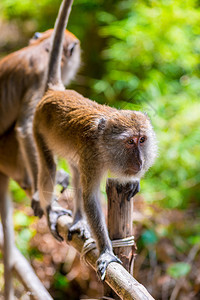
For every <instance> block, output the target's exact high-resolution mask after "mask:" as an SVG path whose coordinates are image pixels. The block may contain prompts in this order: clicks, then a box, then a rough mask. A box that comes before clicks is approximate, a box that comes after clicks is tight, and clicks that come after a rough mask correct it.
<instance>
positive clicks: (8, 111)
mask: <svg viewBox="0 0 200 300" xmlns="http://www.w3.org/2000/svg"><path fill="white" fill-rule="evenodd" d="M52 34H53V30H47V31H46V32H44V33H36V34H35V36H34V37H33V38H32V39H31V41H30V43H29V46H27V47H25V48H23V49H21V50H19V51H16V52H14V53H12V54H10V55H8V56H6V57H5V58H3V59H2V60H1V61H0V145H1V147H2V148H1V149H0V172H1V173H3V174H4V175H5V176H8V177H12V178H13V179H15V180H16V181H17V182H18V183H19V184H20V185H21V187H22V188H24V189H25V190H26V191H27V193H28V194H29V195H30V191H29V190H30V185H31V194H32V195H33V194H34V193H35V191H36V186H37V184H36V182H37V162H36V157H35V146H34V140H33V137H32V118H33V113H34V110H35V107H36V104H37V102H38V101H39V100H40V99H41V97H42V96H43V93H44V89H45V85H46V74H47V68H48V63H49V54H50V47H51V43H52ZM79 64H80V46H79V40H78V39H77V38H76V37H75V36H74V35H73V34H72V33H71V32H69V31H68V30H65V32H64V44H63V53H62V62H61V65H62V66H61V68H62V80H63V82H64V84H68V83H69V81H70V80H71V79H72V78H73V77H74V75H75V74H76V71H77V69H78V67H79ZM5 145H7V146H8V147H5ZM26 169H28V171H29V172H28V174H29V175H31V178H28V176H27V170H26ZM11 170H12V171H11ZM33 205H34V202H33ZM41 214H42V212H41V210H40V216H41Z"/></svg>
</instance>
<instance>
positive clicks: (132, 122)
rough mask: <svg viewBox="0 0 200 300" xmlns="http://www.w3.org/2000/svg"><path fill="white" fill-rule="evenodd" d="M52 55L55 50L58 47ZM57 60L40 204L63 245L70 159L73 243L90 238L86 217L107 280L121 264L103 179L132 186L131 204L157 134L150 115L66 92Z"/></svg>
mask: <svg viewBox="0 0 200 300" xmlns="http://www.w3.org/2000/svg"><path fill="white" fill-rule="evenodd" d="M71 2H72V1H71ZM67 3H68V0H64V1H63V6H62V8H61V11H60V13H63V11H62V9H64V8H65V6H66V5H67ZM63 23H64V21H63ZM62 26H64V25H63V24H61V25H60V24H59V30H58V24H57V26H56V27H55V32H54V34H55V36H57V46H58V43H60V45H59V47H61V45H62V36H61V35H62V32H61V29H60V27H62ZM58 36H59V37H58ZM58 40H59V42H58ZM53 46H54V43H53ZM51 51H52V52H54V51H55V50H54V47H52V50H51ZM58 53H59V52H58ZM51 57H52V60H51V61H50V66H51V67H50V68H49V71H48V72H49V73H48V79H47V85H46V93H45V94H44V97H43V98H42V99H41V101H40V102H39V103H38V105H37V107H36V111H35V114H34V121H33V132H34V138H35V141H36V145H37V152H38V166H39V174H38V190H39V199H40V202H41V207H42V208H43V210H44V211H45V214H46V216H47V219H48V223H49V227H50V230H51V232H52V234H53V235H54V237H56V238H57V239H58V240H62V237H60V236H59V233H58V232H57V230H56V221H57V219H58V218H59V216H60V215H62V214H65V213H66V214H67V213H68V211H66V212H64V209H63V208H62V207H60V206H59V205H58V203H57V199H56V197H55V196H54V192H53V191H54V182H55V172H56V163H55V160H54V157H55V155H58V156H61V157H63V158H66V159H67V160H68V162H69V165H70V167H71V170H72V177H73V184H74V191H75V195H74V198H75V211H74V220H73V223H72V226H71V227H70V229H69V238H71V235H72V234H74V233H75V232H76V233H77V232H78V233H79V234H80V235H82V234H84V230H82V226H84V224H85V223H84V221H85V217H86V220H87V222H88V224H89V227H90V229H91V232H92V234H93V236H94V238H95V240H96V243H97V247H98V249H99V258H98V260H97V273H98V274H99V275H100V277H101V279H102V280H103V279H104V278H105V272H106V268H107V266H108V264H109V263H111V262H113V261H115V262H120V261H119V259H118V258H117V257H116V256H115V255H114V253H113V250H112V245H111V241H110V239H109V235H108V231H107V228H106V223H105V219H104V216H103V213H102V210H101V207H100V200H99V198H100V195H99V194H100V188H99V186H100V182H101V178H102V176H103V175H104V174H105V173H106V172H107V171H108V170H109V171H110V172H111V173H112V174H113V175H114V177H116V180H118V181H119V182H123V183H128V185H129V186H130V188H131V189H130V191H129V196H128V199H130V197H131V196H133V195H134V194H135V193H136V192H137V191H138V189H139V181H140V178H141V177H143V176H144V174H145V173H146V171H147V170H148V169H149V168H150V167H151V166H152V165H153V163H154V161H155V158H156V156H157V142H156V135H155V132H154V130H153V127H152V125H151V122H150V119H149V118H148V116H147V115H146V114H144V113H142V112H140V111H131V110H117V109H116V108H112V107H109V106H106V105H100V104H98V103H96V102H95V101H93V100H90V99H88V98H85V97H83V96H82V95H81V94H79V93H77V92H76V91H74V90H67V89H65V88H64V86H63V85H62V82H61V80H60V73H59V72H60V63H59V61H60V57H59V54H58V57H57V58H58V59H57V60H55V57H54V56H53V55H52V56H51ZM55 70H56V71H55Z"/></svg>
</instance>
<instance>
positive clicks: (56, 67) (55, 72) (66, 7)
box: [46, 0, 73, 90]
mask: <svg viewBox="0 0 200 300" xmlns="http://www.w3.org/2000/svg"><path fill="white" fill-rule="evenodd" d="M72 3H73V0H63V2H62V3H61V6H60V9H59V13H58V17H57V19H56V22H55V26H54V32H53V36H52V48H51V52H50V58H49V69H48V75H47V83H46V90H48V89H54V90H64V85H63V83H62V80H61V57H62V48H63V40H64V33H65V28H66V26H67V22H68V19H69V15H70V12H71V7H72Z"/></svg>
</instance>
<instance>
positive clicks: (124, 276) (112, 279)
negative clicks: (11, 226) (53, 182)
mask: <svg viewBox="0 0 200 300" xmlns="http://www.w3.org/2000/svg"><path fill="white" fill-rule="evenodd" d="M71 223H72V218H71V217H69V216H66V215H65V216H61V217H60V218H59V219H58V222H57V228H58V231H59V234H60V235H61V236H62V237H63V238H64V239H65V241H66V242H67V243H68V244H69V245H71V246H73V247H74V248H75V249H76V250H77V251H78V252H79V253H81V251H82V248H83V245H84V240H83V239H81V238H80V237H79V236H78V235H77V234H74V235H73V236H72V240H71V241H68V240H67V234H68V229H69V228H70V225H71ZM98 257H99V253H98V250H97V249H96V248H95V249H93V250H91V251H89V252H87V253H86V255H85V260H86V262H87V263H88V264H89V265H90V266H91V267H92V268H93V269H95V270H96V260H97V259H98ZM105 282H106V283H107V284H108V285H109V286H110V287H111V288H112V289H113V290H114V291H115V293H116V294H117V295H118V296H119V297H120V298H121V299H124V300H132V299H134V300H153V299H154V298H153V297H152V296H151V295H150V294H149V293H148V291H147V290H146V288H145V287H144V286H143V285H142V284H140V283H139V282H138V281H137V280H136V279H135V278H133V277H132V276H131V275H130V274H129V273H128V271H127V270H126V269H125V268H124V267H123V266H122V265H120V264H119V263H116V262H112V263H110V264H109V265H108V267H107V271H106V277H105Z"/></svg>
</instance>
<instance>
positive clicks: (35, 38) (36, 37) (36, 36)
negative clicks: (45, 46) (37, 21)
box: [32, 32, 42, 40]
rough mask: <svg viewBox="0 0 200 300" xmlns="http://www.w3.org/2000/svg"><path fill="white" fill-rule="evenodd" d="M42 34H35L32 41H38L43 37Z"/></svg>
mask: <svg viewBox="0 0 200 300" xmlns="http://www.w3.org/2000/svg"><path fill="white" fill-rule="evenodd" d="M41 35H42V34H41V33H40V32H35V34H34V36H33V37H32V39H34V40H37V39H39V38H40V37H41Z"/></svg>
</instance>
